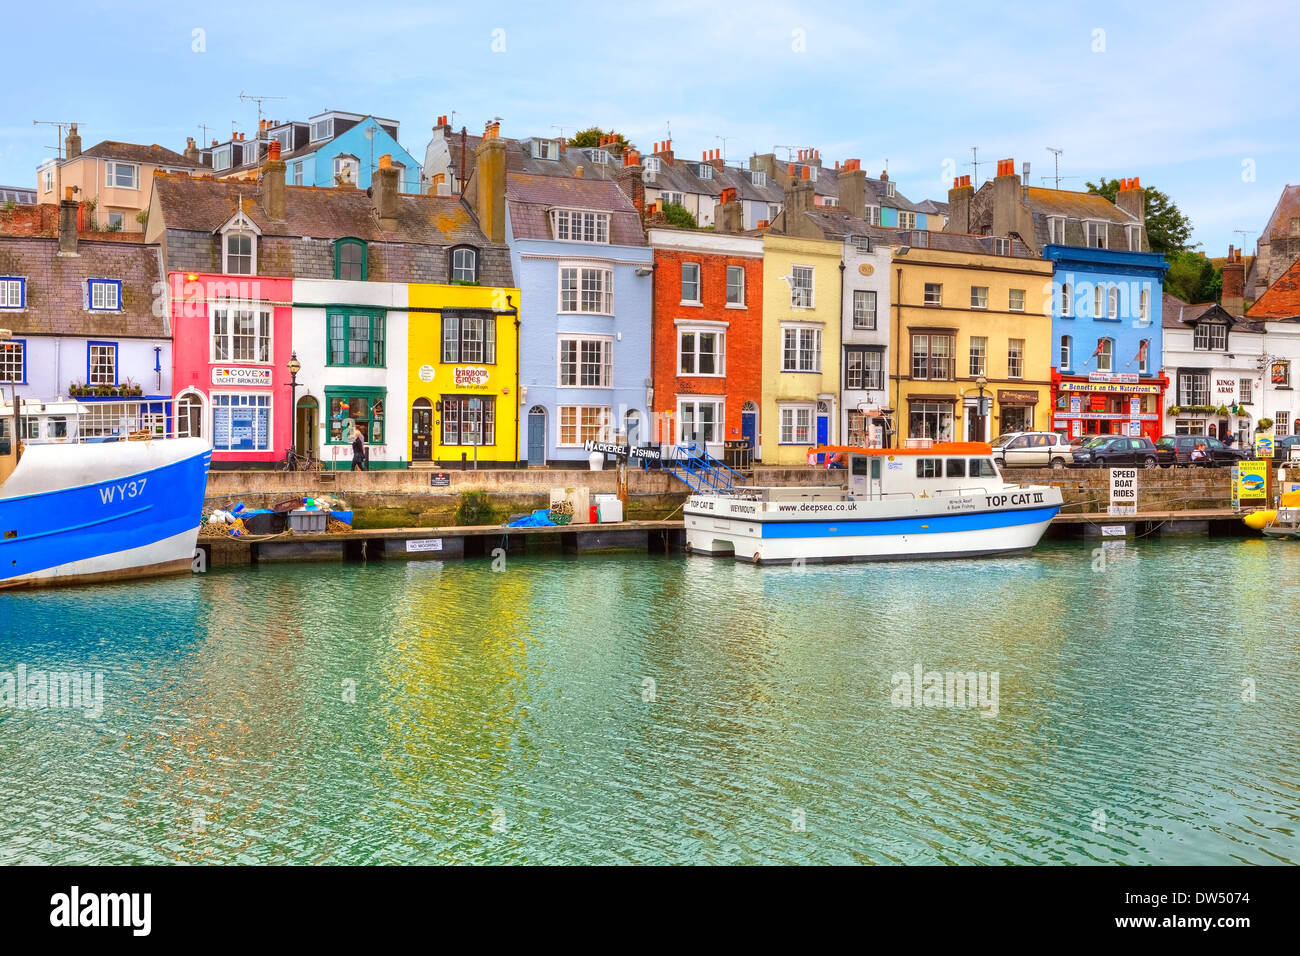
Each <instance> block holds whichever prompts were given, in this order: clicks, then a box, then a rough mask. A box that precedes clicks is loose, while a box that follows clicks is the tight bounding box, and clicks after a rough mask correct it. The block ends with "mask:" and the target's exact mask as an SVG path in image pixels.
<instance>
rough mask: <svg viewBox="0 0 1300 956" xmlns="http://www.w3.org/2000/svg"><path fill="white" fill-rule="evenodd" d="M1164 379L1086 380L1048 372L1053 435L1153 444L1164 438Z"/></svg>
mask: <svg viewBox="0 0 1300 956" xmlns="http://www.w3.org/2000/svg"><path fill="white" fill-rule="evenodd" d="M1168 384H1169V380H1168V379H1167V378H1165V377H1164V376H1159V377H1155V378H1142V377H1140V376H1138V375H1136V374H1134V375H1125V374H1109V373H1102V372H1094V373H1092V374H1091V375H1089V376H1088V377H1087V378H1082V377H1077V376H1063V375H1061V374H1060V373H1059V372H1057V371H1055V370H1053V372H1052V421H1051V428H1052V430H1053V431H1056V432H1060V433H1062V434H1065V435H1066V436H1068V437H1069V438H1078V437H1080V436H1085V435H1127V436H1130V437H1132V438H1138V437H1146V438H1150V439H1151V440H1152V441H1155V440H1156V439H1157V438H1159V437H1160V436H1161V435H1162V434H1164V423H1163V415H1164V407H1163V406H1164V393H1165V389H1166V387H1167V386H1168Z"/></svg>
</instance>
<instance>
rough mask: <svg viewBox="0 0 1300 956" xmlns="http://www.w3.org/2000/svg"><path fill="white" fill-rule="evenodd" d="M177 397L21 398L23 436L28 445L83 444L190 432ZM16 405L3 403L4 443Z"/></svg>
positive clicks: (0, 439) (0, 428)
mask: <svg viewBox="0 0 1300 956" xmlns="http://www.w3.org/2000/svg"><path fill="white" fill-rule="evenodd" d="M175 405H176V402H175V401H174V400H173V399H169V398H167V399H164V398H144V397H127V398H114V399H109V400H105V401H94V402H82V401H78V400H76V399H72V398H59V399H54V400H51V401H40V400H36V399H28V398H21V397H20V403H19V406H18V417H19V422H18V439H19V441H20V442H22V444H23V445H79V444H96V443H101V442H114V441H143V440H153V441H162V440H166V439H171V438H183V437H186V435H185V433H184V432H183V430H182V429H181V428H179V427H178V419H177V417H176V414H175ZM13 427H14V420H13V405H12V403H9V402H4V403H0V445H7V444H8V442H9V440H10V432H11V431H12V430H13Z"/></svg>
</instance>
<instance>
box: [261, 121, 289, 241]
mask: <svg viewBox="0 0 1300 956" xmlns="http://www.w3.org/2000/svg"><path fill="white" fill-rule="evenodd" d="M262 211H263V212H265V213H266V217H267V218H268V219H270V220H271V221H272V222H284V160H282V159H281V158H280V141H279V140H274V139H273V140H271V148H270V149H269V150H267V153H266V162H265V163H263V164H262Z"/></svg>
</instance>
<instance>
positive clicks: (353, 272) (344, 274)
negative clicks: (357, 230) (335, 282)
mask: <svg viewBox="0 0 1300 956" xmlns="http://www.w3.org/2000/svg"><path fill="white" fill-rule="evenodd" d="M367 259H368V256H367V255H366V244H365V243H364V242H362V241H361V240H360V239H351V238H349V239H340V240H338V241H337V242H335V243H334V278H336V279H352V280H357V281H364V280H365V278H366V275H367V273H368V272H369V271H370V270H369V263H368V262H367V261H366V260H367Z"/></svg>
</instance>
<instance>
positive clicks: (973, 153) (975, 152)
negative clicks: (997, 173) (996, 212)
mask: <svg viewBox="0 0 1300 956" xmlns="http://www.w3.org/2000/svg"><path fill="white" fill-rule="evenodd" d="M962 165H963V166H970V167H971V172H972V173H974V175H975V188H976V189H979V188H980V167H981V166H987V165H988V163H981V162H980V148H979V147H978V146H972V147H971V148H970V162H969V163H962ZM886 168H888V167H886Z"/></svg>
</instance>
